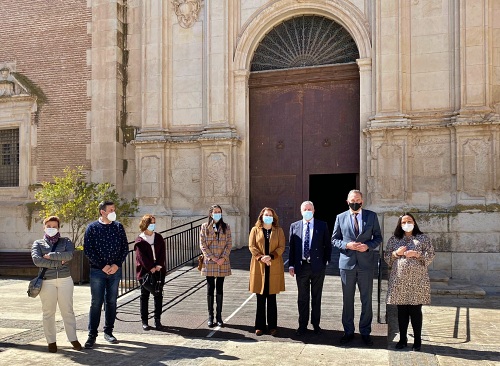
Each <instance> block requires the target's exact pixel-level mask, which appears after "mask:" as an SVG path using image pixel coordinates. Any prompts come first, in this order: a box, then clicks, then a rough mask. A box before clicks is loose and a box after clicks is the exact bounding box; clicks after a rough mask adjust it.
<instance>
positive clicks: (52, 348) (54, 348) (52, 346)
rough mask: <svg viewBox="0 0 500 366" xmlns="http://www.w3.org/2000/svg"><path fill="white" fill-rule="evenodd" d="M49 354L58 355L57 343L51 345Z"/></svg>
mask: <svg viewBox="0 0 500 366" xmlns="http://www.w3.org/2000/svg"><path fill="white" fill-rule="evenodd" d="M49 352H51V353H56V352H57V344H56V342H54V343H49Z"/></svg>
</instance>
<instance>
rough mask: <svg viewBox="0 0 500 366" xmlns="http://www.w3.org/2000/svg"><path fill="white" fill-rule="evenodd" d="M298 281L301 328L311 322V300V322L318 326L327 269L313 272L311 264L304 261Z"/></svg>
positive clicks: (296, 277)
mask: <svg viewBox="0 0 500 366" xmlns="http://www.w3.org/2000/svg"><path fill="white" fill-rule="evenodd" d="M295 279H296V281H297V290H298V300H297V305H298V308H299V328H302V329H306V328H307V324H308V323H309V302H310V303H311V324H312V325H313V327H318V326H319V322H320V319H321V295H322V294H323V283H324V281H325V270H324V269H323V270H322V271H320V272H318V273H313V271H312V270H311V264H309V263H303V264H302V267H301V269H300V273H299V274H295Z"/></svg>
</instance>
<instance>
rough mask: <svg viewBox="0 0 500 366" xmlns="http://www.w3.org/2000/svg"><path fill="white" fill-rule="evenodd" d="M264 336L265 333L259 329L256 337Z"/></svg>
mask: <svg viewBox="0 0 500 366" xmlns="http://www.w3.org/2000/svg"><path fill="white" fill-rule="evenodd" d="M263 334H264V332H263V331H262V330H260V329H257V330H256V331H255V335H257V336H261V335H263Z"/></svg>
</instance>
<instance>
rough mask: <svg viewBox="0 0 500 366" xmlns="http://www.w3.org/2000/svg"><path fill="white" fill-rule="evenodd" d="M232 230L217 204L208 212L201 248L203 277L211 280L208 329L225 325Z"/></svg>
mask: <svg viewBox="0 0 500 366" xmlns="http://www.w3.org/2000/svg"><path fill="white" fill-rule="evenodd" d="M232 246H233V242H232V240H231V228H230V227H229V225H228V224H226V223H225V222H224V220H223V219H222V208H221V207H220V206H219V205H213V206H212V207H210V210H209V212H208V222H206V223H204V224H203V225H201V229H200V249H201V251H202V253H203V268H202V269H201V275H202V276H206V278H207V304H208V322H207V324H208V326H209V327H210V328H212V327H215V325H218V326H220V327H223V326H224V323H223V321H222V299H223V289H224V278H225V277H226V276H229V275H230V274H231V264H230V262H229V255H230V254H231V247H232ZM214 290H215V293H216V297H215V299H216V304H217V307H216V315H215V320H216V322H217V323H215V322H214Z"/></svg>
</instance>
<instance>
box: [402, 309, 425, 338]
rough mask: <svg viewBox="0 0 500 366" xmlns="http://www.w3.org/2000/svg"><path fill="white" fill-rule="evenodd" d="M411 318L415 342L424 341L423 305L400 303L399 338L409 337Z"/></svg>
mask: <svg viewBox="0 0 500 366" xmlns="http://www.w3.org/2000/svg"><path fill="white" fill-rule="evenodd" d="M410 320H411V326H412V328H413V338H414V339H415V343H417V344H420V343H421V342H422V305H398V324H399V338H400V340H403V341H406V340H407V339H408V336H407V333H408V324H409V322H410Z"/></svg>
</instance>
